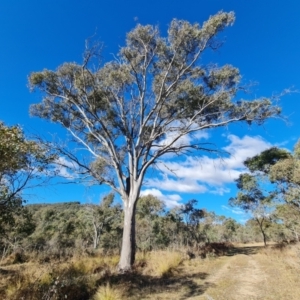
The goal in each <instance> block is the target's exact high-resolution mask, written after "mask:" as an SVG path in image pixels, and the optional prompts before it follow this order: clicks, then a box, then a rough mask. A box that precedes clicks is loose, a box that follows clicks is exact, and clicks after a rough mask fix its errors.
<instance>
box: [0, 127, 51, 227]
mask: <svg viewBox="0 0 300 300" xmlns="http://www.w3.org/2000/svg"><path fill="white" fill-rule="evenodd" d="M0 158H1V159H0V227H1V226H3V224H4V223H11V225H13V223H14V218H13V215H14V212H15V211H16V210H17V209H19V208H20V207H21V206H22V203H23V201H24V198H23V192H24V190H25V189H26V188H29V187H33V186H36V185H39V184H41V180H47V178H46V177H45V176H44V175H43V172H44V171H45V170H46V169H47V168H48V167H49V164H50V163H51V162H53V161H54V160H55V155H49V153H48V152H47V151H46V149H45V148H43V146H42V145H40V144H39V143H38V142H36V141H33V140H28V139H26V138H25V135H24V133H23V131H22V129H21V128H20V127H19V126H12V127H9V126H5V125H4V123H2V122H0ZM39 179H40V180H39ZM3 228H4V227H3ZM3 228H2V230H3ZM0 231H1V230H0Z"/></svg>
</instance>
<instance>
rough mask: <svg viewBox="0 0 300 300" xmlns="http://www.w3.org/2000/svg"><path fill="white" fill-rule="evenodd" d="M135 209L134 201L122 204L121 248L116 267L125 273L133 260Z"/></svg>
mask: <svg viewBox="0 0 300 300" xmlns="http://www.w3.org/2000/svg"><path fill="white" fill-rule="evenodd" d="M135 210H136V201H132V202H131V201H130V200H129V202H128V204H127V205H126V206H124V228H123V238H122V250H121V257H120V262H119V266H118V269H119V271H120V272H122V273H125V272H127V271H129V270H130V269H131V267H132V265H133V263H134V260H135V249H136V243H135Z"/></svg>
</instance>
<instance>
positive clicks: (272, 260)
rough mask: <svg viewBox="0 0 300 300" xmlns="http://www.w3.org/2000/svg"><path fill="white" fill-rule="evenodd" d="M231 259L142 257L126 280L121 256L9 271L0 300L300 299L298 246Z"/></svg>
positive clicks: (249, 251)
mask: <svg viewBox="0 0 300 300" xmlns="http://www.w3.org/2000/svg"><path fill="white" fill-rule="evenodd" d="M230 254H231V255H229V256H227V255H224V256H221V257H210V256H207V258H206V259H201V258H200V257H198V256H196V258H195V259H184V255H183V254H182V252H181V253H180V252H170V251H153V252H150V253H138V254H137V256H136V264H135V268H134V270H133V272H132V273H129V274H126V275H119V274H117V272H116V265H117V263H118V260H119V257H118V256H103V255H101V254H97V255H94V256H77V257H73V258H70V259H69V260H67V261H64V262H61V261H60V262H57V261H55V262H49V263H43V264H39V263H37V262H29V263H28V262H27V263H23V264H13V265H9V266H8V265H6V266H2V267H1V268H0V299H6V300H15V299H16V300H19V299H32V300H41V299H47V300H54V299H65V297H67V298H66V299H72V300H85V299H92V300H99V299H103V300H107V299H112V300H113V299H131V300H139V299H160V300H161V299H206V300H207V299H214V300H216V299H220V300H221V299H226V300H229V299H237V297H240V298H239V299H252V298H253V299H256V298H254V296H257V299H272V300H273V299H275V300H277V299H278V300H279V299H291V300H293V299H295V300H296V299H299V295H300V278H299V276H298V274H299V271H300V245H293V246H287V247H272V246H270V247H268V248H264V247H260V246H259V245H251V246H249V245H243V246H240V247H238V248H236V249H235V250H234V251H232V252H230ZM253 270H254V272H252V271H253ZM242 288H244V290H242ZM247 293H248V294H247ZM255 293H256V294H255ZM254 294H255V295H254ZM243 295H248V298H245V297H246V296H243ZM249 295H250V296H249ZM253 295H254V296H253ZM243 297H244V298H243ZM251 297H252V298H251Z"/></svg>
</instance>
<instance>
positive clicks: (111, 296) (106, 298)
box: [93, 283, 124, 300]
mask: <svg viewBox="0 0 300 300" xmlns="http://www.w3.org/2000/svg"><path fill="white" fill-rule="evenodd" d="M122 299H124V296H123V293H122V291H121V290H120V289H118V288H113V287H111V286H110V284H109V283H107V284H106V285H105V286H100V287H99V288H98V289H97V292H96V294H95V295H94V297H93V300H122Z"/></svg>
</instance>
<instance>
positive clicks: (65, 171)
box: [54, 156, 78, 180]
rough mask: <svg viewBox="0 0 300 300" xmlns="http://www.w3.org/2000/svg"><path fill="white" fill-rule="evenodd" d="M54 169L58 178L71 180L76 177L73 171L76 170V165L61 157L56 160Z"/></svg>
mask: <svg viewBox="0 0 300 300" xmlns="http://www.w3.org/2000/svg"><path fill="white" fill-rule="evenodd" d="M54 169H55V172H56V174H57V175H58V176H60V177H63V178H65V179H69V180H71V179H75V178H77V177H78V176H77V174H76V173H75V170H76V169H77V166H76V164H75V163H74V162H72V161H69V160H67V159H66V158H64V157H62V156H60V157H59V158H57V159H56V161H55V165H54ZM72 170H74V172H72Z"/></svg>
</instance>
